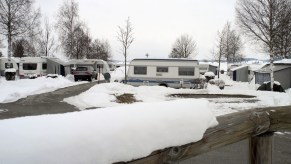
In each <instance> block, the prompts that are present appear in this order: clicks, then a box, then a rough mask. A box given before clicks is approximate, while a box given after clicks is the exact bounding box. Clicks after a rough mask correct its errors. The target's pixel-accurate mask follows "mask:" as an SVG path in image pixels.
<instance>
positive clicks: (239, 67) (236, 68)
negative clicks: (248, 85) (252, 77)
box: [230, 65, 248, 71]
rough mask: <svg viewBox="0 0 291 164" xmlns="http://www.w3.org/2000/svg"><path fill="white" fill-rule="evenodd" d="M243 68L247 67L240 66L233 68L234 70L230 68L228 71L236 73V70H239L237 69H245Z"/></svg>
mask: <svg viewBox="0 0 291 164" xmlns="http://www.w3.org/2000/svg"><path fill="white" fill-rule="evenodd" d="M245 67H248V66H247V65H242V66H238V67H234V68H231V69H230V71H236V70H239V69H241V68H245Z"/></svg>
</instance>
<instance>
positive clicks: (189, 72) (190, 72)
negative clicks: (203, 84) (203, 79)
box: [179, 67, 195, 76]
mask: <svg viewBox="0 0 291 164" xmlns="http://www.w3.org/2000/svg"><path fill="white" fill-rule="evenodd" d="M194 74H195V68H194V67H180V68H179V76H194Z"/></svg>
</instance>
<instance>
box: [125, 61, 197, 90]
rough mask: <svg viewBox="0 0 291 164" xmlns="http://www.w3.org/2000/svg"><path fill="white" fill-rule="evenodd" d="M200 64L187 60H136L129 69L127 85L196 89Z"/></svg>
mask: <svg viewBox="0 0 291 164" xmlns="http://www.w3.org/2000/svg"><path fill="white" fill-rule="evenodd" d="M199 77H200V73H199V63H198V61H197V60H187V59H134V60H132V61H131V63H130V65H129V69H128V78H127V84H130V85H133V86H140V85H150V86H154V85H159V86H166V87H173V88H195V87H196V86H197V85H196V84H198V79H199Z"/></svg>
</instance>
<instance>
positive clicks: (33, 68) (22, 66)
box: [19, 57, 47, 78]
mask: <svg viewBox="0 0 291 164" xmlns="http://www.w3.org/2000/svg"><path fill="white" fill-rule="evenodd" d="M46 74H47V59H46V58H43V57H23V58H20V63H19V78H35V77H40V76H45V75H46Z"/></svg>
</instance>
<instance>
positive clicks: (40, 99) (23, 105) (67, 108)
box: [0, 81, 97, 120]
mask: <svg viewBox="0 0 291 164" xmlns="http://www.w3.org/2000/svg"><path fill="white" fill-rule="evenodd" d="M96 84H97V81H96V82H92V83H85V84H79V85H75V86H71V87H66V88H62V89H58V90H56V91H53V92H48V93H43V94H37V95H32V96H28V97H27V98H23V99H20V100H18V101H16V102H12V103H6V104H0V120H1V119H8V118H15V117H23V116H33V115H42V114H57V113H66V112H74V111H79V110H78V109H77V108H75V107H74V106H73V105H70V104H67V103H65V102H62V100H63V99H64V98H66V97H70V96H74V95H78V94H80V93H82V92H84V91H86V90H88V89H89V88H91V87H92V86H94V85H96ZM1 111H2V113H1Z"/></svg>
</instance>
